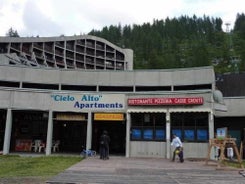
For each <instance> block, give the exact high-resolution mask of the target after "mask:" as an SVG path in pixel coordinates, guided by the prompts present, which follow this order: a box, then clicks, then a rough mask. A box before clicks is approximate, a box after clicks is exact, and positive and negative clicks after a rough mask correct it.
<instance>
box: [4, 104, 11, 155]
mask: <svg viewBox="0 0 245 184" xmlns="http://www.w3.org/2000/svg"><path fill="white" fill-rule="evenodd" d="M11 131H12V110H11V109H8V111H7V118H6V126H5V135H4V143H3V154H4V155H7V154H9V148H10V140H11Z"/></svg>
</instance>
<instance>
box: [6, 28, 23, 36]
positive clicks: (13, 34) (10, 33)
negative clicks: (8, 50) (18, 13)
mask: <svg viewBox="0 0 245 184" xmlns="http://www.w3.org/2000/svg"><path fill="white" fill-rule="evenodd" d="M6 36H7V37H20V36H19V34H18V32H17V31H16V30H13V28H12V27H11V28H10V29H9V30H8V32H7V33H6Z"/></svg>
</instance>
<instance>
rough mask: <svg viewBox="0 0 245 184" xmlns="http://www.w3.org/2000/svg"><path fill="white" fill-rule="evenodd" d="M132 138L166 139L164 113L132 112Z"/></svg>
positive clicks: (146, 139) (145, 139) (140, 139)
mask: <svg viewBox="0 0 245 184" xmlns="http://www.w3.org/2000/svg"><path fill="white" fill-rule="evenodd" d="M131 124H132V125H131V140H135V141H137V140H138V141H165V139H166V119H165V114H164V113H132V114H131Z"/></svg>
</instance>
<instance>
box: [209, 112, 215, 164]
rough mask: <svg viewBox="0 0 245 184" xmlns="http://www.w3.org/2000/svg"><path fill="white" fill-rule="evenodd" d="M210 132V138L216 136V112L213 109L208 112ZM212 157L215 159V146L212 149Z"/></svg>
mask: <svg viewBox="0 0 245 184" xmlns="http://www.w3.org/2000/svg"><path fill="white" fill-rule="evenodd" d="M208 133H209V140H210V139H213V138H214V114H213V111H210V112H209V113H208ZM210 158H211V159H212V160H213V159H215V150H214V147H213V148H212V150H211V156H210Z"/></svg>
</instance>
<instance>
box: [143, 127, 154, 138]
mask: <svg viewBox="0 0 245 184" xmlns="http://www.w3.org/2000/svg"><path fill="white" fill-rule="evenodd" d="M143 138H144V139H145V140H153V130H152V129H146V130H144V133H143Z"/></svg>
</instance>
